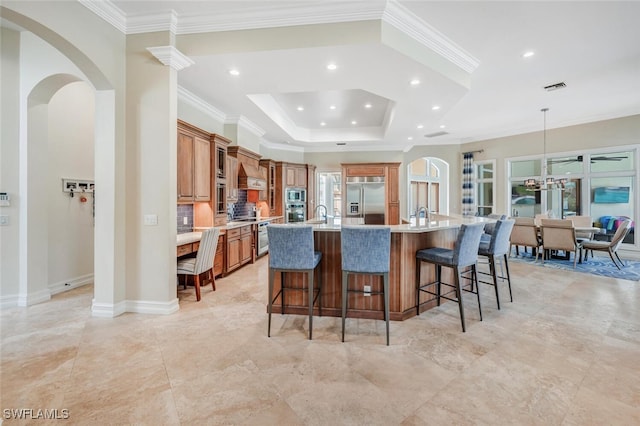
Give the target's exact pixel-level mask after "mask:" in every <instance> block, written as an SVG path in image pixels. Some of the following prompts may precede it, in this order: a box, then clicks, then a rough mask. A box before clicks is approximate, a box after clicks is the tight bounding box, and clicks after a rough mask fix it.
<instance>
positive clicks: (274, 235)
mask: <svg viewBox="0 0 640 426" xmlns="http://www.w3.org/2000/svg"><path fill="white" fill-rule="evenodd" d="M267 234H268V236H269V326H268V327H269V328H268V330H267V336H268V337H271V311H272V310H273V302H275V301H276V299H277V298H278V296H280V304H281V308H282V311H281V313H282V314H284V306H285V292H286V291H304V290H307V291H308V294H309V340H311V337H312V331H313V305H315V302H316V300H318V308H319V311H320V316H322V300H321V296H320V294H321V291H322V277H321V276H320V278H319V279H318V288H317V289H316V288H314V279H313V276H314V272H315V270H316V266H318V264H319V263H320V260H321V259H322V253H320V252H319V251H315V250H314V248H313V227H312V226H311V225H273V224H272V225H269V226H267ZM276 272H280V286H281V287H280V291H278V293H277V294H276V295H275V296H273V287H274V283H273V281H274V278H275V274H276ZM286 272H304V273H307V274H308V277H309V280H308V286H307V287H306V288H299V287H287V285H286V280H285V278H286V274H285V273H286ZM314 293H315V295H314Z"/></svg>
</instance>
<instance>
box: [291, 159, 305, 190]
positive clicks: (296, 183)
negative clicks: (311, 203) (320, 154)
mask: <svg viewBox="0 0 640 426" xmlns="http://www.w3.org/2000/svg"><path fill="white" fill-rule="evenodd" d="M286 186H287V187H295V188H306V187H307V167H306V166H304V165H302V166H300V165H296V166H287V168H286Z"/></svg>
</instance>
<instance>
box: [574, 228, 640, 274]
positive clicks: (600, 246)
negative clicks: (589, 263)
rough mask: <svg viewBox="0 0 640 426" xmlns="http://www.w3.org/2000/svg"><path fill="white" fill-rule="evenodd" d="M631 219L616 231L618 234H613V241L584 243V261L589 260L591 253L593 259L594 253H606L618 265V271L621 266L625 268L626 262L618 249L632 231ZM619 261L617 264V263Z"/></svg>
mask: <svg viewBox="0 0 640 426" xmlns="http://www.w3.org/2000/svg"><path fill="white" fill-rule="evenodd" d="M631 223H632V222H631V219H625V220H624V221H623V222H622V223H621V224H620V225H619V226H618V229H616V233H615V234H613V237H612V238H611V241H585V242H583V243H582V247H583V248H584V249H585V254H584V260H585V261H586V260H587V257H588V256H589V252H591V257H593V251H594V250H595V251H606V252H607V253H609V257H610V258H611V260H612V261H613V263H614V264H615V265H616V267H617V268H618V269H621V268H620V267H621V266H624V262H623V261H622V259H620V256H618V248H619V247H620V245H621V244H622V241H624V238H625V237H626V236H627V234H628V233H629V231H631ZM616 259H617V262H616Z"/></svg>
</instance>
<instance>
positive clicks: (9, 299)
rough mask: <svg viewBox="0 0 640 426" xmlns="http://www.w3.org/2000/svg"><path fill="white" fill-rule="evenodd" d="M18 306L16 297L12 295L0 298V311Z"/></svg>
mask: <svg viewBox="0 0 640 426" xmlns="http://www.w3.org/2000/svg"><path fill="white" fill-rule="evenodd" d="M14 306H18V295H17V294H12V295H11V296H0V309H4V308H13V307H14Z"/></svg>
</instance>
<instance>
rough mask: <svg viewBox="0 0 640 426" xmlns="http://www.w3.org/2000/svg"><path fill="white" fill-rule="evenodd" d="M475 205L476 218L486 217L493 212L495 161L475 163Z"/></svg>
mask: <svg viewBox="0 0 640 426" xmlns="http://www.w3.org/2000/svg"><path fill="white" fill-rule="evenodd" d="M474 166H475V170H476V174H475V179H476V204H477V206H478V210H477V214H478V216H488V215H490V214H491V213H493V212H494V210H495V205H494V204H493V200H494V190H495V173H494V170H495V161H487V162H484V161H483V162H476V163H475V164H474Z"/></svg>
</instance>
